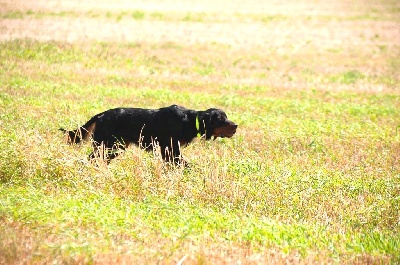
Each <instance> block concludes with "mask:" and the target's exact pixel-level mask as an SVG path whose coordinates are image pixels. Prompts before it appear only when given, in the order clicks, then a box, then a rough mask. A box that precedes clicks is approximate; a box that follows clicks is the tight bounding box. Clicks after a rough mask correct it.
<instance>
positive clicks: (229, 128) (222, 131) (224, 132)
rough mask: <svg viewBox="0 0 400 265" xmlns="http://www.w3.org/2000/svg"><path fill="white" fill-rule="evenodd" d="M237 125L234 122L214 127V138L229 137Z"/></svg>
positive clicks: (234, 131)
mask: <svg viewBox="0 0 400 265" xmlns="http://www.w3.org/2000/svg"><path fill="white" fill-rule="evenodd" d="M236 129H237V125H236V124H227V125H224V126H222V127H218V128H215V129H214V133H213V136H214V140H215V139H217V138H218V137H221V138H225V137H227V138H231V137H232V136H233V135H234V134H235V133H236Z"/></svg>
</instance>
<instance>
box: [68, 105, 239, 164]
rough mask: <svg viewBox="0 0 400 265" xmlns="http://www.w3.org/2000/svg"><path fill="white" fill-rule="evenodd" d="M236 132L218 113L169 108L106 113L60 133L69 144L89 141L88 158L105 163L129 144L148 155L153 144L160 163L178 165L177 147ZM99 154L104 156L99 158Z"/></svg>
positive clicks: (130, 109)
mask: <svg viewBox="0 0 400 265" xmlns="http://www.w3.org/2000/svg"><path fill="white" fill-rule="evenodd" d="M196 120H197V122H196ZM196 123H197V124H198V129H197V126H196ZM236 128H237V125H236V124H235V123H233V122H232V121H230V120H228V119H227V116H226V114H225V112H223V111H222V110H220V109H215V108H211V109H208V110H205V111H195V110H190V109H186V108H184V107H180V106H177V105H172V106H169V107H165V108H160V109H142V108H116V109H110V110H107V111H105V112H102V113H100V114H97V115H95V116H94V117H92V118H91V119H90V120H89V121H88V122H86V124H85V125H83V126H82V127H80V128H78V129H76V130H73V131H67V130H64V129H62V128H61V129H60V130H61V131H63V132H65V133H66V134H67V137H68V142H69V143H71V144H74V143H79V142H81V141H82V140H87V139H89V138H91V139H92V140H93V147H94V151H93V153H92V154H91V155H90V158H95V157H96V156H99V155H102V157H103V158H104V159H105V160H107V161H109V160H111V159H113V158H115V157H116V156H117V155H118V153H119V151H120V150H124V149H125V148H126V147H127V146H128V145H129V144H131V143H134V144H136V145H140V146H141V147H143V148H144V149H146V150H148V151H150V150H153V148H154V143H157V144H158V145H159V146H160V148H161V155H162V157H163V159H164V160H166V161H174V162H175V163H176V164H179V163H180V162H181V153H180V147H181V146H185V145H187V144H188V143H190V142H191V141H192V140H193V139H194V138H195V137H196V136H197V135H199V134H200V135H202V136H204V135H205V139H206V140H209V139H211V137H214V139H215V138H217V137H232V136H233V135H234V134H235V132H236ZM102 147H103V148H102ZM99 150H106V152H103V153H102V154H100V153H99Z"/></svg>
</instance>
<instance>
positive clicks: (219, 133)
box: [199, 108, 238, 140]
mask: <svg viewBox="0 0 400 265" xmlns="http://www.w3.org/2000/svg"><path fill="white" fill-rule="evenodd" d="M199 120H200V121H199V122H200V131H201V133H205V134H206V139H207V140H209V139H211V137H212V136H214V140H215V139H216V138H217V137H221V138H224V137H228V138H231V137H232V136H233V135H234V134H235V133H236V128H237V127H238V126H237V124H235V123H234V122H232V121H230V120H228V118H227V116H226V114H225V112H223V111H222V110H220V109H214V108H213V109H208V110H206V111H204V112H203V113H202V115H201V117H200V119H199Z"/></svg>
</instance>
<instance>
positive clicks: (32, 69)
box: [0, 11, 400, 264]
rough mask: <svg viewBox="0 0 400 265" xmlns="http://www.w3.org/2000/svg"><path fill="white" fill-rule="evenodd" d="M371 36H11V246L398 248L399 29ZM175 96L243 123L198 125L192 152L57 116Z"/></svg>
mask: <svg viewBox="0 0 400 265" xmlns="http://www.w3.org/2000/svg"><path fill="white" fill-rule="evenodd" d="M71 12H72V11H71ZM28 13H29V14H28ZM7 14H8V15H7ZM34 14H35V13H34V12H32V11H26V12H25V11H21V12H20V13H17V12H16V13H15V14H12V13H11V12H10V13H6V15H5V14H4V13H2V18H13V19H21V18H23V17H25V16H33V15H34ZM85 14H86V15H85V16H93V17H92V18H93V19H96V18H97V13H96V12H92V13H90V14H89V13H85ZM108 14H109V15H108V16H109V18H111V19H117V20H122V19H125V18H127V17H131V18H133V19H137V20H148V19H163V20H167V19H168V16H169V15H170V16H172V15H171V14H170V13H162V12H160V13H157V14H156V15H154V14H153V13H149V12H142V11H126V12H125V11H124V12H114V13H113V12H111V11H110V12H109V13H108ZM103 15H104V16H106V13H104V14H102V15H101V17H103ZM185 15H186V14H185ZM187 15H188V16H187V18H186V19H187V20H189V21H194V22H197V23H203V22H210V21H211V20H212V19H211V18H212V16H211V15H210V14H209V13H204V14H203V13H201V14H197V15H196V16H193V15H192V14H187ZM57 16H65V17H66V18H68V17H71V16H72V17H75V15H73V14H72V13H70V12H69V11H68V12H64V11H63V13H62V14H61V13H60V14H58V15H57ZM165 17H167V18H165ZM379 18H380V16H379V14H378V13H377V14H375V13H374V14H373V15H372V16H371V17H370V18H369V19H374V20H375V19H379ZM253 19H255V18H254V17H253ZM261 19H264V20H265V21H264V22H265V23H273V22H276V20H279V21H281V22H286V19H287V18H286V16H281V15H277V16H276V17H275V16H273V17H268V16H265V17H263V16H257V20H261ZM183 20H184V19H183ZM371 45H372V44H371ZM373 45H376V47H372V48H371V47H365V49H361V50H359V51H358V53H357V56H356V57H355V56H354V55H353V54H352V53H351V51H353V50H354V48H353V47H349V46H346V45H342V46H340V45H339V46H337V47H333V48H332V49H326V50H325V51H323V50H319V54H315V53H313V49H314V48H315V47H313V46H312V45H310V47H306V48H304V49H302V50H300V52H297V53H293V54H291V55H290V56H289V55H287V54H281V53H278V52H276V50H275V49H273V48H266V49H264V50H262V51H261V50H258V49H240V48H235V47H231V46H229V45H223V44H218V43H210V44H204V45H203V44H192V45H189V44H182V43H173V42H167V43H151V42H150V43H146V42H141V43H111V42H110V43H108V42H82V43H62V42H54V41H49V42H40V41H34V40H28V39H25V40H10V41H2V42H1V43H0V67H1V70H2V71H0V127H1V130H0V223H1V226H2V229H0V263H1V264H3V263H5V264H12V263H15V262H19V261H20V260H26V261H27V263H28V264H31V263H68V264H77V263H84V264H87V263H88V264H91V263H107V264H116V263H133V264H135V263H136V264H138V263H163V264H175V263H177V262H178V261H179V260H181V259H183V258H184V259H185V262H184V263H186V262H187V263H190V264H192V263H196V264H197V263H199V264H218V263H224V262H226V263H236V262H237V261H242V262H250V263H251V262H254V263H258V264H260V263H271V262H272V263H287V262H290V261H293V262H294V263H300V264H308V263H341V264H342V263H344V264H347V263H360V264H367V263H369V264H396V263H398V262H399V261H400V256H399V254H398V252H399V251H398V250H399V249H400V237H399V234H400V226H399V221H400V219H399V218H400V209H399V205H400V193H399V183H400V167H399V160H400V149H399V148H400V145H399V143H400V119H399V117H400V100H399V99H400V96H399V93H398V92H399V91H398V83H399V76H398V74H396V73H397V68H398V60H397V59H398V58H397V54H398V51H399V46H398V44H390V45H389V44H387V45H386V46H385V48H382V44H381V43H379V42H377V43H374V44H373ZM321 53H322V54H321ZM321 56H322V57H323V58H324V64H323V65H322V66H321V60H320V58H321ZM375 88H379V89H375ZM173 103H176V104H181V105H183V106H186V107H189V108H193V109H199V110H200V109H206V108H209V107H219V108H222V109H224V110H225V111H226V113H227V115H228V117H229V118H230V119H231V120H233V121H235V122H236V123H238V124H239V128H238V132H237V134H236V135H235V136H234V137H233V138H232V139H219V140H216V141H211V142H204V141H199V140H195V141H194V142H193V143H192V144H190V145H189V146H188V147H186V148H185V149H183V151H182V152H183V155H184V156H185V158H186V159H187V160H189V162H190V163H191V166H190V168H179V167H173V166H170V165H165V164H164V163H163V162H161V161H160V159H159V156H158V155H157V154H151V153H146V152H144V151H142V150H140V149H139V148H136V147H132V148H129V149H128V150H127V151H126V152H125V153H124V154H123V155H122V156H121V157H119V158H118V159H116V160H115V161H112V163H111V164H110V165H109V166H105V165H97V166H96V165H93V164H91V163H90V162H89V161H87V159H86V158H87V156H88V154H89V153H90V152H91V148H90V144H83V145H79V146H69V145H67V144H66V143H65V139H64V137H63V135H61V133H60V132H59V131H58V128H59V127H65V128H71V129H72V128H75V127H77V126H78V125H81V124H83V123H84V122H85V121H87V119H88V118H90V117H91V116H93V115H94V114H96V113H98V112H101V111H104V110H105V109H108V108H113V107H118V106H135V107H146V108H158V107H161V106H166V105H170V104H173Z"/></svg>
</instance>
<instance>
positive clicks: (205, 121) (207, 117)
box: [199, 110, 215, 140]
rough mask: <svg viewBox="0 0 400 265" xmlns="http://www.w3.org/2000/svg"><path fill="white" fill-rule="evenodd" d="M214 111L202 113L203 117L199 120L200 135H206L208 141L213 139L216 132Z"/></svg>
mask: <svg viewBox="0 0 400 265" xmlns="http://www.w3.org/2000/svg"><path fill="white" fill-rule="evenodd" d="M213 116H215V115H213V111H212V110H206V111H205V112H203V113H202V115H201V117H200V118H199V122H200V133H201V134H202V135H203V134H205V135H206V140H209V139H211V136H212V134H213V131H214V126H213Z"/></svg>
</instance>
